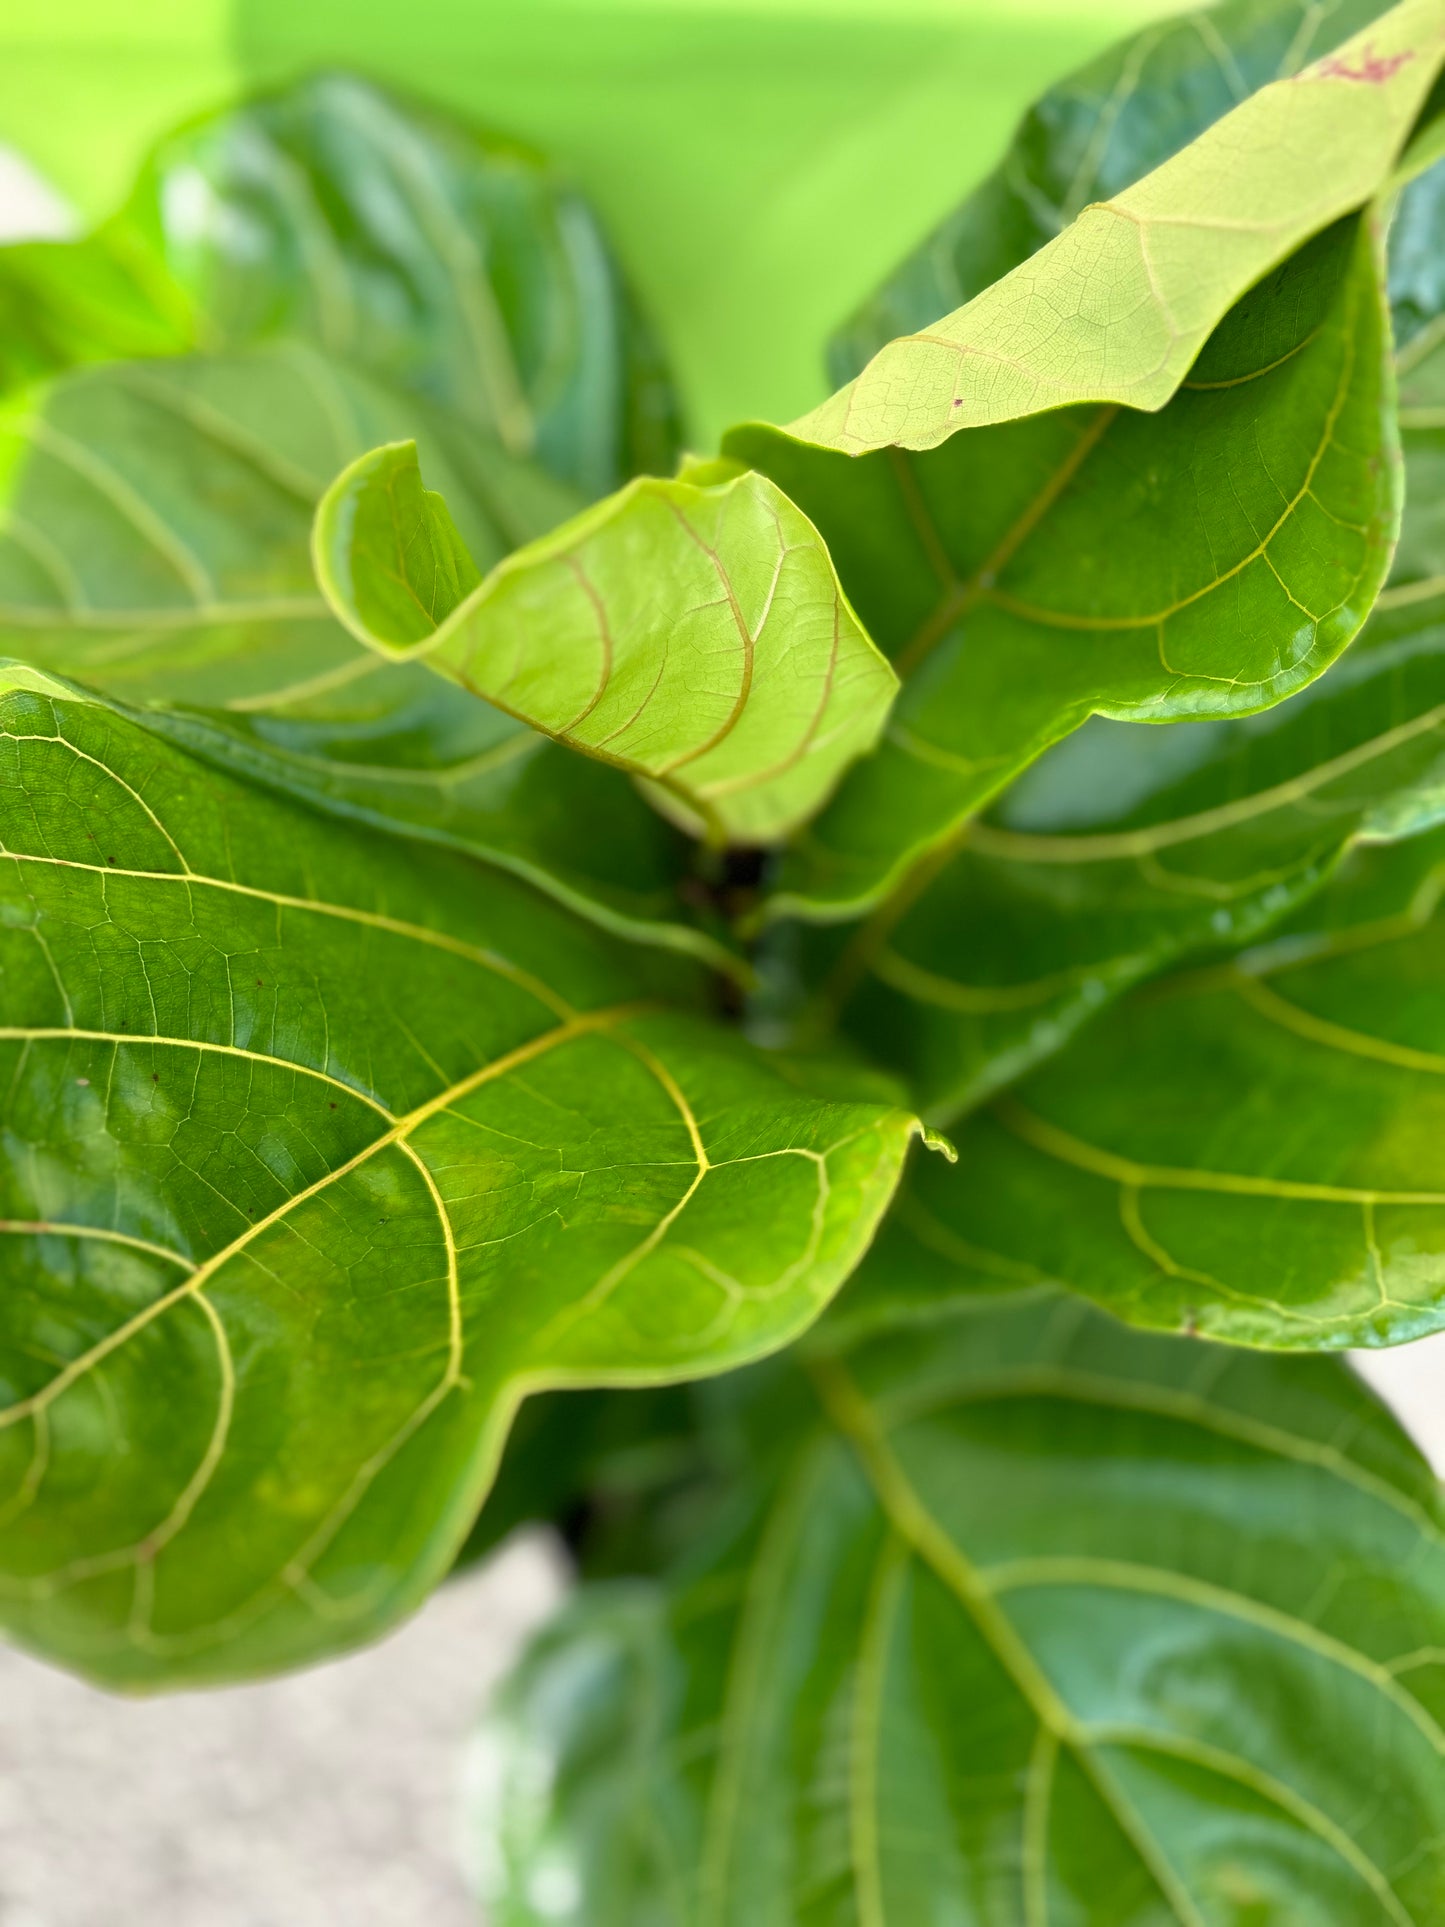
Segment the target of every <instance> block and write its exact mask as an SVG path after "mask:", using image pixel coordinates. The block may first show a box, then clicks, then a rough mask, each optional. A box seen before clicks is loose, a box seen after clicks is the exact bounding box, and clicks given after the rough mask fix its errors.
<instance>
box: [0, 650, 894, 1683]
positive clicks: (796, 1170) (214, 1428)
mask: <svg viewBox="0 0 1445 1927" xmlns="http://www.w3.org/2000/svg"><path fill="white" fill-rule="evenodd" d="M5 689H6V694H5V697H4V702H3V728H4V734H3V736H0V817H3V822H0V849H3V852H4V855H3V857H0V970H3V980H4V983H5V1003H4V1009H3V1013H0V1017H3V1024H0V1061H3V1066H4V1068H3V1069H0V1088H3V1089H4V1090H5V1092H6V1100H5V1133H4V1139H3V1146H0V1263H3V1265H4V1275H5V1279H6V1289H5V1291H4V1293H3V1294H0V1387H3V1389H0V1520H3V1532H0V1623H3V1624H4V1626H5V1627H6V1629H7V1630H8V1631H9V1632H10V1634H11V1635H12V1636H13V1637H15V1638H16V1639H18V1640H20V1641H21V1642H22V1643H24V1644H26V1645H28V1646H30V1647H32V1648H33V1649H34V1650H36V1651H39V1652H42V1653H44V1654H46V1655H47V1656H48V1657H50V1658H52V1659H55V1660H57V1661H60V1662H62V1663H64V1664H66V1665H68V1666H71V1667H74V1668H76V1669H78V1670H81V1671H83V1672H86V1673H88V1674H90V1675H91V1676H93V1677H95V1678H98V1679H103V1680H105V1681H108V1682H110V1683H112V1684H116V1685H119V1684H129V1685H157V1684H179V1683H197V1682H200V1681H203V1680H215V1679H222V1678H236V1677H241V1676H245V1675H248V1674H254V1673H257V1672H264V1671H267V1670H270V1669H274V1668H277V1667H280V1666H287V1665H295V1664H299V1663H302V1662H305V1661H309V1660H314V1659H317V1658H319V1657H321V1656H323V1655H325V1654H327V1653H331V1652H336V1651H339V1650H341V1649H343V1648H345V1647H347V1646H350V1645H353V1644H355V1643H357V1642H359V1641H362V1640H365V1639H368V1638H370V1637H373V1636H374V1635H375V1634H376V1633H378V1632H379V1631H381V1630H382V1629H383V1628H384V1627H386V1626H387V1625H390V1624H391V1623H393V1622H394V1621H395V1620H396V1619H397V1618H398V1617H399V1616H400V1615H402V1614H404V1613H406V1612H408V1611H410V1610H411V1609H412V1608H413V1607H414V1606H416V1605H417V1604H418V1603H419V1602H420V1601H421V1599H422V1598H423V1597H424V1596H425V1594H426V1592H427V1590H428V1589H429V1588H430V1586H431V1585H432V1584H434V1583H435V1582H436V1581H437V1580H438V1579H440V1578H441V1577H442V1576H443V1574H444V1573H445V1572H446V1571H447V1569H448V1567H449V1566H450V1565H451V1563H452V1561H453V1559H454V1557H455V1556H456V1553H457V1549H458V1547H459V1546H460V1545H461V1543H462V1541H463V1539H464V1538H465V1536H466V1534H467V1531H468V1529H469V1527H470V1526H471V1524H472V1521H473V1517H474V1515H475V1513H476V1510H477V1507H478V1505H479V1503H480V1502H481V1500H482V1498H483V1496H484V1494H485V1492H486V1489H487V1487H488V1485H489V1483H490V1481H491V1478H492V1475H493V1471H494V1468H495V1464H496V1459H497V1455H498V1453H499V1451H500V1448H501V1443H502V1439H503V1437H504V1435H505V1432H506V1429H507V1425H508V1423H509V1420H510V1418H511V1415H512V1412H513V1410H514V1409H515V1407H516V1405H517V1402H518V1400H519V1399H520V1398H521V1397H522V1396H523V1394H524V1393H526V1392H527V1391H530V1390H533V1389H537V1388H541V1387H546V1386H560V1385H572V1384H575V1385H588V1384H592V1385H600V1384H608V1383H630V1384H636V1383H656V1382H664V1381H668V1380H673V1379H678V1378H685V1377H689V1376H696V1375H698V1374H700V1373H708V1372H713V1371H719V1370H722V1369H724V1368H725V1367H727V1366H729V1365H732V1364H736V1363H739V1362H741V1361H743V1360H745V1359H748V1358H750V1357H755V1356H757V1355H759V1354H761V1353H764V1352H766V1351H768V1350H770V1349H772V1348H774V1347H776V1346H778V1345H781V1344H784V1343H786V1342H787V1341H788V1340H789V1339H790V1338H792V1337H793V1336H794V1335H796V1333H797V1332H799V1331H800V1330H801V1329H803V1328H804V1327H805V1326H807V1325H808V1324H809V1323H811V1322H812V1320H813V1319H814V1318H815V1317H816V1315H817V1313H818V1312H819V1310H820V1309H821V1307H822V1306H823V1305H824V1304H825V1303H826V1301H827V1299H828V1298H829V1297H830V1296H831V1295H832V1293H833V1292H834V1291H835V1290H836V1289H837V1287H838V1285H839V1284H840V1283H841V1282H842V1280H843V1279H844V1277H846V1276H847V1274H848V1272H849V1271H850V1270H851V1269H852V1267H853V1265H854V1264H855V1263H856V1262H857V1260H858V1258H859V1256H860V1255H861V1253H862V1251H863V1250H864V1249H865V1248H866V1245H867V1243H868V1241H869V1239H870V1237H871V1235H872V1232H873V1229H874V1227H875V1225H876V1223H877V1221H878V1218H879V1216H880V1214H881V1212H882V1211H883V1209H884V1207H885V1206H886V1204H887V1201H888V1198H889V1196H890V1195H891V1193H892V1190H893V1188H894V1185H895V1182H896V1179H897V1175H898V1172H899V1169H900V1165H901V1162H902V1159H903V1157H904V1154H905V1152H906V1150H907V1146H908V1143H909V1140H910V1138H911V1137H912V1136H913V1134H914V1130H915V1124H914V1121H913V1120H912V1119H911V1118H910V1117H908V1116H907V1115H906V1114H905V1113H903V1112H901V1111H899V1110H897V1109H895V1108H893V1107H892V1106H891V1105H890V1103H889V1102H888V1101H887V1100H886V1099H885V1100H879V1099H877V1098H875V1097H873V1096H872V1094H871V1092H868V1091H867V1087H866V1086H864V1087H861V1088H863V1089H864V1090H865V1095H863V1096H862V1097H861V1098H860V1097H856V1096H852V1097H850V1096H849V1095H847V1094H839V1087H838V1084H837V1080H836V1078H834V1079H832V1080H830V1081H829V1083H828V1084H827V1085H826V1086H825V1087H824V1094H822V1095H815V1094H813V1092H812V1090H811V1087H810V1085H809V1082H808V1079H807V1077H806V1075H804V1074H802V1073H800V1072H798V1071H797V1070H796V1069H794V1068H792V1067H790V1066H788V1065H787V1064H779V1063H777V1062H775V1061H773V1060H769V1059H766V1058H764V1057H762V1056H761V1055H759V1054H758V1053H756V1052H754V1051H752V1050H751V1049H750V1048H749V1047H748V1046H747V1045H746V1044H744V1043H743V1042H742V1041H741V1040H740V1039H739V1038H738V1036H737V1035H736V1033H734V1032H729V1031H727V1030H724V1029H722V1028H721V1027H719V1026H718V1025H716V1024H714V1023H712V1022H710V1021H709V1020H707V1019H706V1018H705V1017H703V1016H702V1015H700V1014H698V1007H699V1005H700V1004H701V1003H704V1002H705V1001H706V1000H705V998H704V996H703V994H702V985H701V983H700V982H699V980H698V978H697V977H696V976H695V974H694V967H693V966H690V965H686V964H684V963H682V962H681V961H680V960H675V959H669V958H667V957H666V956H665V955H664V954H663V953H661V952H659V951H657V950H655V949H652V950H649V949H645V948H641V947H638V946H627V945H622V944H619V943H617V942H615V941H613V940H612V939H610V938H608V937H606V936H605V935H604V934H603V933H602V932H600V931H599V930H597V929H595V928H593V927H591V926H589V925H588V924H586V923H584V922H582V921H580V920H579V919H576V918H574V917H571V916H569V915H568V914H567V913H565V912H564V911H563V910H562V909H561V908H560V907H559V906H557V905H556V904H555V903H549V902H548V900H547V899H546V898H545V897H542V896H540V895H538V894H537V893H535V892H533V891H531V890H529V889H528V888H527V887H526V886H524V885H523V884H521V883H519V882H517V881H515V880H514V879H512V878H510V877H507V876H505V875H503V874H501V873H499V872H497V871H495V870H488V869H486V868H484V867H482V866H479V865H476V864H473V863H470V862H468V861H467V860H466V859H464V858H461V857H459V856H456V855H453V854H450V853H448V852H445V851H441V850H431V849H427V848H426V847H424V846H423V845H420V844H417V843H415V842H411V843H408V842H403V841H399V840H396V839H393V838H388V837H382V836H379V835H378V834H377V833H376V832H374V831H368V832H357V831H355V830H353V829H351V828H349V827H348V826H346V825H344V824H341V823H338V822H336V821H334V820H329V819H327V818H325V817H322V816H319V815H313V814H312V813H311V812H309V811H307V810H305V809H302V808H300V807H298V806H296V805H295V804H292V803H289V802H286V801H284V800H282V799H279V798H273V797H269V796H267V795H265V794H264V793H262V792H260V791H257V790H255V789H252V788H250V787H248V786H246V785H244V784H242V783H239V782H237V781H235V780H234V779H232V778H230V777H227V776H225V775H222V774H220V773H218V772H216V771H214V770H211V769H207V768H205V767H203V766H201V765H199V764H197V763H195V762H193V761H192V760H191V759H190V758H188V757H187V756H185V755H184V754H182V753H181V752H180V751H179V750H178V749H177V748H176V747H175V746H174V745H173V744H171V743H169V742H168V741H167V740H165V739H164V738H163V737H161V736H158V735H156V734H155V733H153V732H152V731H151V730H149V729H148V728H146V727H145V726H144V725H143V723H142V722H141V721H139V720H137V718H136V717H135V716H134V715H133V714H127V713H124V712H121V711H119V710H116V709H114V708H111V707H109V706H107V705H105V704H104V703H102V702H101V701H100V700H99V699H98V698H96V697H94V696H92V695H89V694H87V693H85V692H83V691H79V690H76V689H74V688H70V687H67V686H65V685H63V684H59V683H57V682H54V681H52V680H51V679H49V678H47V677H45V676H43V675H41V674H40V673H39V672H36V671H33V670H27V669H24V668H20V667H18V666H16V667H12V669H11V670H9V671H8V672H7V675H6V682H5Z"/></svg>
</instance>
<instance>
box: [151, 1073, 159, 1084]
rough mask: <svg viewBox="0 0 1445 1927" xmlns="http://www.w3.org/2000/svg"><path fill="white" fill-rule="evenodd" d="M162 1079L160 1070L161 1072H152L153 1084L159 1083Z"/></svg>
mask: <svg viewBox="0 0 1445 1927" xmlns="http://www.w3.org/2000/svg"><path fill="white" fill-rule="evenodd" d="M160 1081H161V1074H160V1072H159V1071H152V1072H151V1082H152V1084H159V1083H160Z"/></svg>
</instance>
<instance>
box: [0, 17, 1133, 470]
mask: <svg viewBox="0 0 1445 1927" xmlns="http://www.w3.org/2000/svg"><path fill="white" fill-rule="evenodd" d="M1164 10H1165V9H1164V8H1162V7H1161V6H1159V5H1156V4H1154V0H1111V3H1110V4H1096V3H1095V0H1088V3H1087V4H1072V5H1071V4H1069V3H1068V0H1057V4H1055V5H1054V6H1047V5H1038V4H1024V5H1011V4H1008V3H1007V0H992V3H991V4H983V3H982V0H972V4H967V3H965V4H959V5H944V4H942V0H912V3H911V4H908V5H890V4H888V3H887V0H871V4H867V5H864V4H859V0H839V4H834V5H828V6H825V5H823V4H822V3H821V0H793V3H792V4H789V5H773V4H759V0H753V3H752V4H744V0H661V3H660V4H653V5H638V4H635V3H634V4H633V5H631V6H622V5H616V4H611V0H487V4H485V5H477V4H475V0H417V4H414V5H409V6H407V7H405V8H388V7H385V6H383V5H380V4H378V3H377V0H306V4H305V5H302V6H298V5H296V4H294V0H238V4H235V5H232V6H229V7H228V6H225V5H223V4H221V0H136V4H133V5H128V6H126V7H124V8H121V7H118V6H117V5H115V3H114V0H63V4H58V5H57V4H47V0H10V4H9V5H8V6H7V8H6V18H5V21H4V24H3V25H0V141H6V142H9V143H11V144H13V145H14V146H16V147H18V148H20V149H21V150H22V151H23V152H24V153H26V154H27V155H28V156H29V158H30V159H31V160H32V161H33V163H34V164H35V165H36V166H37V167H38V168H39V169H40V170H41V171H42V172H43V173H45V174H46V175H48V176H49V177H50V178H51V179H52V180H53V181H54V182H55V183H56V184H57V185H58V186H59V187H61V188H62V189H63V190H64V191H65V192H66V193H67V194H69V195H70V196H71V197H72V198H73V199H74V200H75V202H76V203H77V205H78V206H79V207H80V208H81V209H82V210H83V211H84V212H85V213H86V214H87V215H88V216H91V217H93V216H97V215H100V214H102V213H104V212H106V211H108V210H109V209H110V208H111V207H113V206H114V205H115V204H116V203H117V202H118V201H119V200H120V198H121V196H122V194H123V193H124V191H125V189H126V187H127V185H128V182H129V177H130V174H131V172H132V171H133V169H134V167H135V165H136V163H137V162H138V160H139V158H140V155H141V152H142V150H143V148H144V146H145V145H146V143H147V142H148V141H150V140H151V139H153V138H154V137H156V136H157V135H158V134H160V133H161V132H162V131H163V130H164V129H165V128H166V127H167V126H168V125H169V124H170V123H171V122H172V121H174V120H175V119H176V118H177V117H179V116H180V115H183V114H186V113H190V112H198V111H200V110H201V109H202V108H204V107H207V106H209V105H212V104H213V103H214V102H215V101H217V100H218V99H219V98H221V97H223V96H224V95H226V94H227V93H228V92H233V91H235V90H236V89H237V88H239V87H241V86H244V85H246V84H247V83H248V82H252V81H254V80H256V79H258V78H260V79H266V80H271V79H277V78H280V77H282V76H284V75H286V74H290V73H294V72H296V71H299V70H301V69H304V68H306V67H308V66H314V65H317V64H321V63H327V62H330V63H343V62H344V63H351V64H354V65H359V66H362V67H368V68H370V69H371V70H373V71H374V72H376V73H377V74H378V75H380V76H382V77H383V78H385V79H387V80H389V81H392V82H395V83H399V84H403V85H410V86H413V87H416V88H418V89H421V90H424V91H426V92H428V93H430V94H432V95H434V96H435V97H436V98H438V99H439V100H441V101H443V102H446V103H448V104H451V105H453V106H456V107H461V108H465V109H466V110H468V111H470V112H472V113H474V114H476V115H478V116H480V117H482V118H484V119H486V120H488V121H490V122H492V123H493V124H495V125H496V126H498V127H500V128H502V129H504V130H506V131H508V132H512V133H515V134H520V135H523V136H525V137H526V138H528V139H530V140H532V141H535V142H536V143H537V144H538V145H540V146H542V147H544V148H546V149H547V150H548V151H549V152H550V153H551V154H552V155H553V156H555V158H556V159H557V160H558V161H560V162H561V163H562V164H563V165H564V166H565V167H567V168H568V169H569V170H570V171H571V172H572V173H573V174H574V175H575V176H576V178H577V179H578V180H579V181H580V183H581V185H582V186H583V187H584V188H585V189H586V190H587V192H588V193H589V194H590V195H591V196H592V197H593V198H594V200H595V201H596V202H597V204H598V206H599V207H600V209H601V211H602V214H603V216H604V218H605V219H606V221H607V223H608V227H609V230H610V232H611V233H612V234H613V236H614V238H615V240H616V242H617V245H618V247H619V249H620V251H621V254H622V256H623V260H624V263H625V265H626V267H627V268H628V270H629V271H630V273H631V274H632V276H633V279H634V280H635V282H636V283H637V285H638V287H639V289H640V291H641V293H642V295H643V296H644V298H645V300H646V302H647V304H648V307H649V309H650V310H651V312H652V314H653V316H654V318H655V319H656V321H657V323H658V325H659V327H660V329H661V331H662V333H663V335H664V338H665V341H666V343H667V345H668V348H669V349H670V351H671V353H672V356H673V358H674V361H675V364H676V366H677V368H678V371H679V373H680V375H681V377H682V382H683V387H684V390H685V393H686V397H687V400H688V403H689V407H690V412H691V425H692V428H693V432H694V435H695V437H696V439H697V440H698V441H699V442H710V441H711V440H712V439H714V438H715V437H716V435H717V434H718V433H719V432H720V430H721V429H722V428H723V427H724V426H725V425H726V423H727V422H728V421H730V420H733V419H737V418H738V417H741V416H747V415H754V416H765V417H769V418H772V419H774V420H780V421H786V420H788V419H789V418H790V417H791V416H793V415H796V414H798V413H800V412H801V411H802V410H803V409H805V408H807V407H809V406H811V405H812V404H814V403H815V402H817V401H819V400H821V399H822V396H823V394H824V393H825V390H826V386H827V384H826V382H825V380H824V376H823V369H822V344H823V341H824V339H825V337H826V335H827V334H828V332H829V330H830V329H831V328H833V327H834V326H836V324H837V323H838V321H839V320H840V318H841V317H842V316H843V315H844V314H846V313H847V312H848V311H849V309H850V308H851V307H853V306H854V305H855V304H856V303H857V302H858V300H859V299H861V298H862V297H863V296H864V295H865V294H867V293H868V291H869V290H870V289H871V287H872V286H873V285H874V283H875V282H877V281H878V280H879V279H880V278H881V277H882V276H883V275H884V274H885V273H886V272H887V271H888V270H889V269H890V268H891V267H892V266H893V264H894V262H895V261H896V260H897V259H898V257H899V256H900V254H902V253H903V252H904V250H905V249H906V248H907V247H908V246H910V245H911V244H912V243H913V242H914V241H915V240H916V239H917V237H918V236H919V235H920V234H921V233H922V232H924V230H925V229H926V228H928V227H929V226H930V225H931V224H932V223H933V222H934V221H935V220H937V219H938V218H939V216H940V215H942V214H943V213H944V211H945V210H946V209H947V208H948V207H950V206H951V205H952V204H953V203H954V202H955V201H956V200H957V199H958V196H959V194H960V192H962V191H963V190H964V189H965V188H966V187H967V186H968V185H969V184H970V183H971V182H972V181H973V180H975V179H976V178H977V177H978V176H979V175H980V174H982V173H983V171H984V170H985V168H987V167H988V166H989V165H990V163H991V162H992V161H993V159H994V157H995V156H996V154H997V152H998V150H999V149H1000V148H1001V147H1002V145H1003V143H1004V142H1005V141H1006V139H1007V138H1008V135H1009V132H1010V130H1011V128H1012V126H1013V123H1014V121H1015V120H1016V118H1017V117H1018V115H1019V113H1020V112H1021V111H1022V109H1023V107H1024V105H1025V103H1026V102H1027V101H1028V100H1029V99H1030V98H1031V97H1032V96H1033V95H1034V94H1036V93H1037V92H1038V90H1039V87H1040V86H1041V84H1042V83H1043V82H1045V81H1046V80H1047V79H1048V78H1050V77H1051V76H1052V75H1054V74H1057V73H1061V72H1063V71H1064V70H1065V69H1067V68H1068V67H1070V66H1073V65H1075V64H1076V63H1077V62H1079V61H1081V60H1083V59H1086V58H1087V57H1088V56H1089V54H1090V53H1092V52H1094V51H1095V50H1096V49H1098V48H1100V47H1102V46H1104V45H1105V44H1106V43H1107V42H1108V41H1109V40H1110V39H1112V38H1114V37H1116V36H1117V35H1118V34H1120V33H1123V32H1125V31H1127V29H1128V28H1129V27H1130V26H1131V25H1132V24H1135V23H1137V22H1138V21H1139V20H1141V19H1145V18H1148V17H1150V16H1151V15H1153V14H1155V13H1159V12H1162V11H1164Z"/></svg>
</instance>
